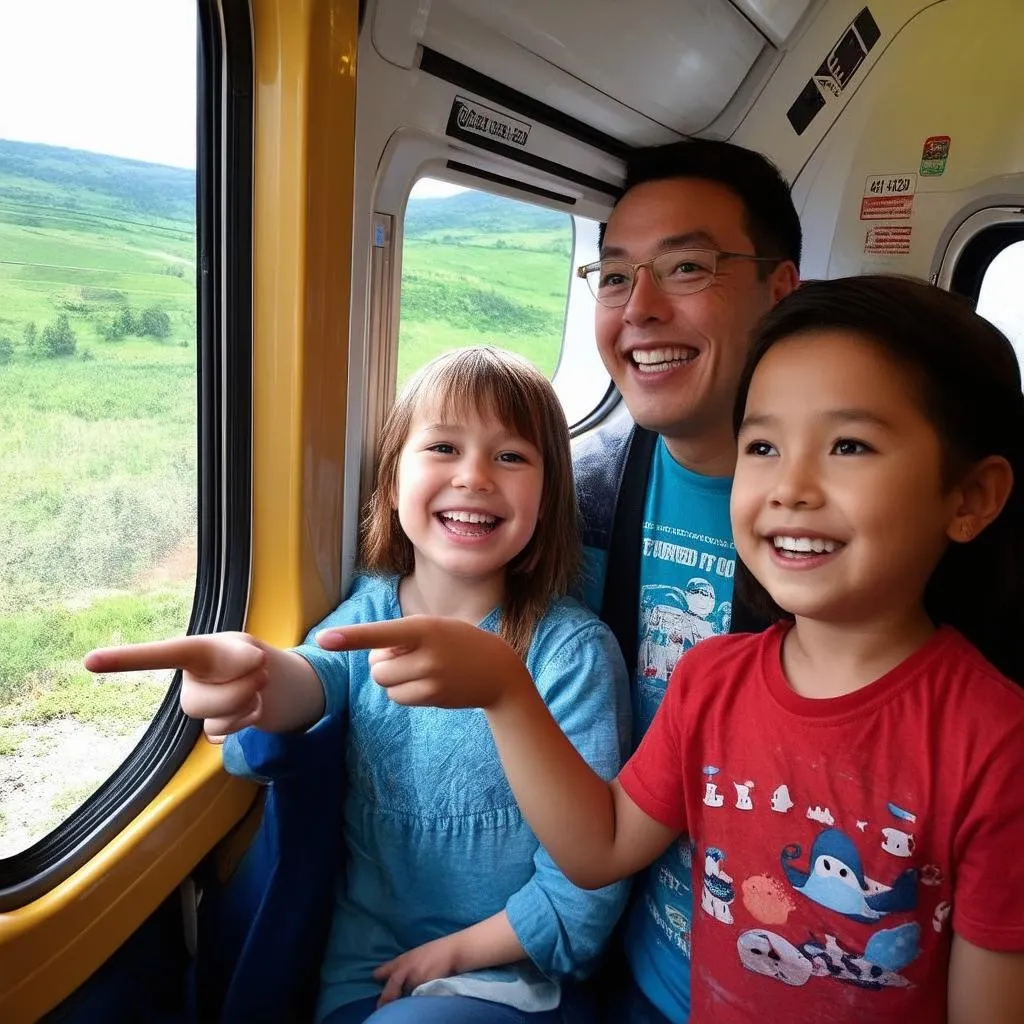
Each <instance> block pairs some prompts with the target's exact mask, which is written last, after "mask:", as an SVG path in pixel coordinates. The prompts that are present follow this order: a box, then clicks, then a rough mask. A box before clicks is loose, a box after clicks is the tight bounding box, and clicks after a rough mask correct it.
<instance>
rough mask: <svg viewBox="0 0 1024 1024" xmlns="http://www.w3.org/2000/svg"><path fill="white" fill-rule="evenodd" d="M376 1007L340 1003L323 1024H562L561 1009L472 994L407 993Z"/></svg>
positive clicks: (366, 1002) (364, 1003)
mask: <svg viewBox="0 0 1024 1024" xmlns="http://www.w3.org/2000/svg"><path fill="white" fill-rule="evenodd" d="M376 1007H377V998H376V997H375V996H374V997H371V998H370V999H360V1000H359V1001H358V1002H356V1003H346V1004H345V1005H344V1006H339V1007H338V1008H337V1009H336V1010H335V1011H334V1012H333V1013H331V1014H330V1015H329V1016H328V1017H326V1018H325V1019H324V1022H323V1024H364V1022H365V1024H561V1021H562V1014H561V1011H560V1010H545V1011H544V1012H542V1013H526V1012H525V1011H524V1010H517V1009H515V1008H514V1007H512V1006H505V1005H504V1004H503V1003H490V1002H488V1001H487V1000H486V999H473V998H471V997H470V996H406V997H404V998H402V999H396V1000H395V1001H394V1002H393V1003H388V1004H387V1006H382V1007H381V1008H380V1009H379V1010H378V1009H377V1008H376Z"/></svg>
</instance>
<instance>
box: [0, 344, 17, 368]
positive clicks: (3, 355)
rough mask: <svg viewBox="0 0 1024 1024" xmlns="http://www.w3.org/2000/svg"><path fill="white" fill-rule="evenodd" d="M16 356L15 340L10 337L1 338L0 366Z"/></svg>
mask: <svg viewBox="0 0 1024 1024" xmlns="http://www.w3.org/2000/svg"><path fill="white" fill-rule="evenodd" d="M13 358H14V342H13V341H11V339H10V338H0V366H3V365H5V364H6V363H9V362H10V361H11V360H12V359H13Z"/></svg>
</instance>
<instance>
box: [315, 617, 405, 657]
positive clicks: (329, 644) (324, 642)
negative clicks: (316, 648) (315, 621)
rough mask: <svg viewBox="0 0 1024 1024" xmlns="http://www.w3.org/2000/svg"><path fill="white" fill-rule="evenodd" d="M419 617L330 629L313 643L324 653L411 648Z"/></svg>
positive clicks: (322, 631)
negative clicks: (382, 648) (324, 651)
mask: <svg viewBox="0 0 1024 1024" xmlns="http://www.w3.org/2000/svg"><path fill="white" fill-rule="evenodd" d="M419 619H420V617H419V616H416V615H410V616H408V617H406V618H404V619H391V620H389V621H387V622H364V623H360V624H359V625H352V626H333V627H331V628H330V629H323V630H321V631H320V632H319V633H317V635H316V642H317V643H318V644H319V645H320V646H321V647H323V648H324V650H327V651H365V650H372V649H374V648H379V647H415V646H416V645H417V644H418V643H419V639H420V632H421V629H422V626H421V623H420V621H418V620H419Z"/></svg>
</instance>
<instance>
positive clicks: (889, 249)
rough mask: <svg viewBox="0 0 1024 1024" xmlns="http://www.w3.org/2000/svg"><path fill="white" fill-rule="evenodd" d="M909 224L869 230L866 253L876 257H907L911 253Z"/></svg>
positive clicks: (866, 238)
mask: <svg viewBox="0 0 1024 1024" xmlns="http://www.w3.org/2000/svg"><path fill="white" fill-rule="evenodd" d="M910 232H911V228H910V225H909V224H886V225H879V226H878V227H875V228H868V231H867V234H866V235H865V236H864V251H865V252H866V253H871V254H873V255H875V256H906V255H908V254H909V252H910Z"/></svg>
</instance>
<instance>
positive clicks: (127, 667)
mask: <svg viewBox="0 0 1024 1024" xmlns="http://www.w3.org/2000/svg"><path fill="white" fill-rule="evenodd" d="M85 667H86V668H87V669H89V671H91V672H138V671H142V670H158V669H180V670H181V672H182V678H181V709H182V711H184V712H185V714H186V715H188V716H189V717H191V718H202V719H203V720H204V722H203V726H204V728H205V730H206V733H207V735H209V736H211V737H221V736H223V735H225V734H227V733H233V732H237V731H238V730H239V729H243V728H245V727H246V726H249V725H255V726H257V727H259V728H260V729H262V730H264V731H265V732H291V731H293V730H296V729H303V728H305V727H306V726H309V725H312V724H313V723H314V722H316V721H318V720H319V719H320V717H321V716H322V715H323V710H324V690H323V686H322V685H321V684H320V680H319V678H318V677H317V674H316V672H314V671H313V668H312V666H311V665H310V664H309V662H308V661H306V660H305V658H302V657H301V656H300V655H298V654H295V653H294V652H292V651H282V650H280V649H279V648H276V647H272V646H271V645H270V644H265V643H263V642H262V641H260V640H257V639H256V638H255V637H252V636H249V635H248V634H246V633H212V634H209V635H203V636H187V637H181V638H180V639H177V640H159V641H156V642H155V643H146V644H129V645H126V646H124V647H107V648H104V649H101V650H96V651H92V652H90V653H89V654H87V655H86V657H85Z"/></svg>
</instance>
